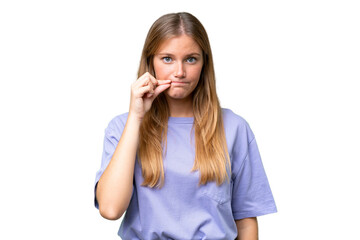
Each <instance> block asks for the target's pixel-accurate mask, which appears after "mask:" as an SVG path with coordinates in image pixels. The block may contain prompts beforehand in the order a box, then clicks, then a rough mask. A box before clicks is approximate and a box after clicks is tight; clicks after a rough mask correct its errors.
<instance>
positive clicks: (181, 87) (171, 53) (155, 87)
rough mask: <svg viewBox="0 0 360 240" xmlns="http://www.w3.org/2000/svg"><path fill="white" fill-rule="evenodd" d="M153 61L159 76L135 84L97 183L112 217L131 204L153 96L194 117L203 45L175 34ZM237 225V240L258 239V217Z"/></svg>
mask: <svg viewBox="0 0 360 240" xmlns="http://www.w3.org/2000/svg"><path fill="white" fill-rule="evenodd" d="M153 60H154V61H153V62H154V70H155V76H156V78H155V77H154V76H152V75H151V74H150V73H145V74H143V75H142V76H141V77H140V78H139V79H137V80H136V81H135V82H134V83H133V84H132V86H131V99H130V107H129V115H128V119H127V122H126V124H125V128H124V131H123V133H122V136H121V138H120V140H119V143H118V145H117V147H116V149H115V152H114V154H113V156H112V158H111V160H110V163H109V165H108V167H107V168H106V169H105V171H104V173H103V174H102V176H101V178H100V180H99V182H98V185H97V191H96V197H97V200H98V203H99V211H100V214H101V216H103V217H104V218H106V219H109V220H117V219H119V218H120V217H121V216H122V215H123V214H124V212H125V211H126V209H127V208H128V206H129V203H130V200H131V195H132V191H133V176H134V166H135V157H136V151H137V147H138V144H139V132H140V125H141V121H142V119H143V117H144V115H145V113H146V112H147V111H149V109H150V107H151V105H152V103H153V101H154V99H155V98H156V97H157V96H158V95H159V94H160V93H161V92H164V94H165V96H166V99H167V101H168V104H169V108H170V116H172V117H192V116H193V109H192V96H191V93H192V92H193V90H194V89H195V88H196V86H197V84H198V82H199V79H200V74H201V70H202V67H203V55H202V50H201V48H200V46H199V45H198V44H197V43H196V42H195V41H194V40H193V39H192V38H191V37H189V36H187V35H180V36H177V37H173V38H170V39H168V40H166V41H164V42H163V43H162V44H161V45H160V47H159V49H158V51H157V52H156V54H155V56H154V59H153ZM236 226H237V229H238V233H239V235H238V238H237V239H241V240H255V239H258V237H257V229H258V225H257V220H256V218H245V219H241V220H236Z"/></svg>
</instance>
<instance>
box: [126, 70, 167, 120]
mask: <svg viewBox="0 0 360 240" xmlns="http://www.w3.org/2000/svg"><path fill="white" fill-rule="evenodd" d="M170 83H171V80H157V79H155V78H154V77H153V76H152V75H151V74H150V73H148V72H146V73H144V74H143V75H142V76H141V77H139V79H138V80H136V81H135V82H134V83H133V84H132V86H131V99H130V109H129V114H132V115H133V116H135V117H137V118H138V119H139V120H142V119H143V117H144V115H145V113H146V112H147V111H149V110H150V107H151V105H152V103H153V101H154V99H155V98H156V97H157V96H158V95H159V94H160V93H161V92H163V91H165V90H166V89H168V88H169V87H170Z"/></svg>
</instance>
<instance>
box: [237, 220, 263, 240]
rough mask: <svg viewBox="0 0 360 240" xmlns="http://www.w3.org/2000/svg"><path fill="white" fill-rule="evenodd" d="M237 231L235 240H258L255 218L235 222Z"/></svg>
mask: <svg viewBox="0 0 360 240" xmlns="http://www.w3.org/2000/svg"><path fill="white" fill-rule="evenodd" d="M235 222H236V227H237V230H238V236H237V238H236V239H237V240H258V239H259V235H258V223H257V218H256V217H252V218H244V219H240V220H235Z"/></svg>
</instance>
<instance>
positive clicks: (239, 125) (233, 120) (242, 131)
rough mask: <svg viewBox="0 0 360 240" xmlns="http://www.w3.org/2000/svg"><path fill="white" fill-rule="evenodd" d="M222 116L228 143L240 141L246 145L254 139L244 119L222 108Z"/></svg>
mask: <svg viewBox="0 0 360 240" xmlns="http://www.w3.org/2000/svg"><path fill="white" fill-rule="evenodd" d="M222 115H223V122H224V129H225V134H226V136H227V140H228V141H230V142H238V141H239V140H241V143H245V144H247V143H249V142H251V141H252V140H253V139H254V137H255V136H254V133H253V131H252V130H251V128H250V125H249V123H248V122H247V121H246V120H245V118H243V117H242V116H240V115H238V114H236V113H234V112H233V111H232V110H230V109H227V108H222Z"/></svg>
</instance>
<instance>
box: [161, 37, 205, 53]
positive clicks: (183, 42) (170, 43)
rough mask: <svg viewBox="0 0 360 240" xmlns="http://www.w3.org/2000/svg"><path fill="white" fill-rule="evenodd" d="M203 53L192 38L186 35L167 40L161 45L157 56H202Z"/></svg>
mask: <svg viewBox="0 0 360 240" xmlns="http://www.w3.org/2000/svg"><path fill="white" fill-rule="evenodd" d="M201 52H202V51H201V48H200V46H199V44H197V42H196V41H195V40H194V39H193V38H192V37H190V36H188V35H185V34H182V35H180V36H175V37H171V38H169V39H166V40H165V41H163V42H162V43H161V44H160V46H159V48H158V50H157V51H156V53H157V54H162V53H168V54H189V53H198V54H201Z"/></svg>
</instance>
